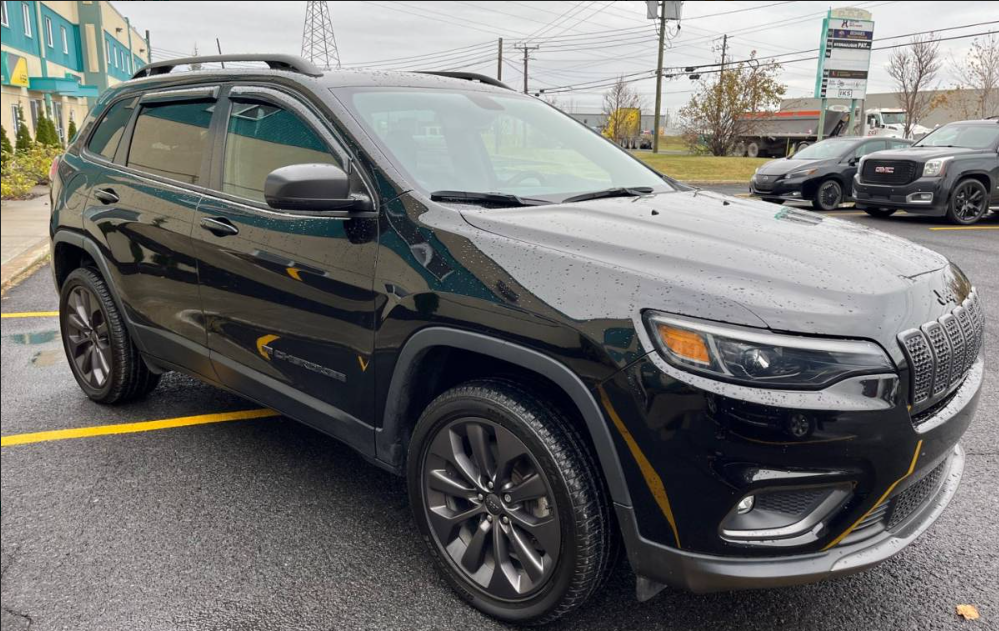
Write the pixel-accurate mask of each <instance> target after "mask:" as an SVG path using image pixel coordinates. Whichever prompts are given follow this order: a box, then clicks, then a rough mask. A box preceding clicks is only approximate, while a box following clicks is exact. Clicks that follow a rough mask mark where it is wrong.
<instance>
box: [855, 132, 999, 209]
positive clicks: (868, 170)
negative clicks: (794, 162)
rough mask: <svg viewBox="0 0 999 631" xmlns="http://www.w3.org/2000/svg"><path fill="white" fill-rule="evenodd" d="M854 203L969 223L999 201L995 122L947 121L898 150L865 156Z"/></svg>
mask: <svg viewBox="0 0 999 631" xmlns="http://www.w3.org/2000/svg"><path fill="white" fill-rule="evenodd" d="M853 191H854V198H855V199H856V200H857V204H856V205H857V208H860V209H862V210H865V211H867V213H868V214H870V215H873V216H875V217H888V216H889V215H892V214H893V213H894V212H895V211H897V210H900V209H904V210H905V211H906V212H910V213H915V214H919V215H928V216H930V217H947V219H948V220H950V221H951V222H952V223H955V224H958V225H968V224H973V223H975V222H976V221H978V220H979V219H981V218H982V217H984V216H985V215H987V214H988V213H989V207H990V206H993V205H996V204H999V121H996V120H978V121H962V122H959V123H950V124H948V125H944V126H943V127H940V128H938V129H935V130H933V131H932V132H930V133H929V134H927V135H926V136H924V137H923V138H922V139H921V140H920V141H918V142H917V143H916V144H914V145H912V147H910V148H908V149H902V150H900V151H879V152H877V153H872V154H869V155H867V156H864V158H863V160H862V161H861V164H860V168H859V169H858V170H857V174H856V176H854V183H853Z"/></svg>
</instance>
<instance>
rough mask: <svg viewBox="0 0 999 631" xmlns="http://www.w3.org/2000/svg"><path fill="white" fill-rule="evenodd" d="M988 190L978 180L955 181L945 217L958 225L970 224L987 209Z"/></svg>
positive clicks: (982, 215)
mask: <svg viewBox="0 0 999 631" xmlns="http://www.w3.org/2000/svg"><path fill="white" fill-rule="evenodd" d="M988 200H989V192H988V190H987V189H986V188H985V185H984V184H982V183H981V182H979V181H978V180H971V179H968V180H963V181H961V182H958V183H957V186H956V187H955V188H954V192H953V194H951V198H950V207H949V208H948V209H947V218H948V219H950V220H951V222H953V223H956V224H960V225H964V226H966V225H970V224H973V223H975V222H976V221H978V220H979V219H981V218H982V217H984V216H985V213H987V212H988V210H989V201H988Z"/></svg>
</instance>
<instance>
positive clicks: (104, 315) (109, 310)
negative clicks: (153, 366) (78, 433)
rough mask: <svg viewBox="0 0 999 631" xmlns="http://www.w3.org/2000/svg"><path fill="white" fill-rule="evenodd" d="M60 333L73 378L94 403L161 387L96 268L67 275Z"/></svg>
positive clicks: (120, 399) (61, 298) (61, 297)
mask: <svg viewBox="0 0 999 631" xmlns="http://www.w3.org/2000/svg"><path fill="white" fill-rule="evenodd" d="M59 332H60V334H61V335H62V344H63V349H64V350H65V351H66V359H67V361H68V362H69V367H70V370H71V371H72V372H73V377H75V378H76V382H77V383H78V384H79V385H80V389H81V390H83V392H84V393H85V394H86V395H87V396H88V397H90V398H91V399H93V400H94V401H97V402H98V403H108V404H112V403H124V402H126V401H130V400H132V399H136V398H138V397H141V396H144V395H146V394H149V393H150V392H152V391H153V389H155V388H156V386H157V384H159V381H160V375H158V374H156V373H154V372H152V371H151V370H149V367H148V366H146V362H145V361H144V360H143V359H142V357H141V356H140V355H139V350H138V349H137V348H136V347H135V344H133V343H132V339H131V338H130V337H129V335H128V329H126V328H125V322H124V320H123V319H122V317H121V314H120V313H118V308H117V307H116V306H115V304H114V300H112V298H111V292H110V290H109V289H108V286H107V284H106V283H105V282H104V279H103V278H101V276H100V274H98V273H97V271H96V270H93V269H90V268H79V269H75V270H73V271H72V272H70V274H69V275H68V276H67V277H66V280H65V282H64V283H63V284H62V288H61V289H60V295H59ZM88 368H89V369H88Z"/></svg>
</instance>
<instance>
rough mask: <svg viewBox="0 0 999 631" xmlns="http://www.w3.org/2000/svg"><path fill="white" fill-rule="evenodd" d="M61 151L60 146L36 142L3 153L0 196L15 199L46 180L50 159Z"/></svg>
mask: <svg viewBox="0 0 999 631" xmlns="http://www.w3.org/2000/svg"><path fill="white" fill-rule="evenodd" d="M60 153H62V149H61V148H60V147H51V146H47V145H42V144H37V145H34V146H33V147H31V148H30V149H26V150H24V151H19V152H15V153H14V154H13V155H8V154H4V156H3V162H2V165H0V171H2V174H0V197H3V198H4V199H11V198H14V199H17V198H21V197H24V196H25V195H27V194H28V193H29V192H30V191H31V189H32V187H33V186H35V185H36V184H42V183H44V182H47V181H48V178H49V168H50V167H51V166H52V160H53V159H54V158H55V157H56V156H57V155H59V154H60Z"/></svg>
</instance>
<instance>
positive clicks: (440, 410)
mask: <svg viewBox="0 0 999 631" xmlns="http://www.w3.org/2000/svg"><path fill="white" fill-rule="evenodd" d="M551 401H552V397H551V396H550V395H545V394H542V393H537V392H534V391H533V390H530V389H528V388H526V387H524V386H522V385H520V384H518V383H514V382H510V381H505V380H498V379H483V380H478V381H471V382H468V383H465V384H462V385H459V386H455V387H454V388H451V389H450V390H448V391H446V392H444V393H443V394H441V395H440V396H438V397H437V398H436V399H434V400H433V401H432V402H431V403H430V405H428V406H427V408H426V409H425V410H424V412H423V414H422V415H421V416H420V420H419V421H418V422H417V424H416V427H415V428H414V430H413V437H412V439H411V441H410V445H409V456H408V464H407V478H408V482H409V498H410V503H411V505H412V507H413V514H414V517H415V518H416V522H417V526H418V527H419V529H420V533H421V534H422V536H423V538H424V540H425V541H426V543H427V546H428V549H429V551H430V553H431V555H432V556H433V558H434V560H435V561H436V563H437V566H438V568H439V569H440V570H441V572H442V573H443V575H444V577H445V578H446V579H447V581H448V583H450V585H451V587H452V588H454V590H455V591H457V592H458V593H459V594H460V595H461V596H462V597H464V599H465V600H467V601H469V602H470V603H471V604H472V605H473V606H474V607H476V608H477V609H479V610H481V611H483V612H485V613H487V614H489V615H491V616H495V617H497V618H500V619H501V620H505V621H507V622H515V623H528V624H542V623H546V622H551V621H553V620H555V619H556V618H559V617H560V616H563V615H565V614H566V613H568V612H570V611H572V610H573V609H575V608H576V607H578V606H580V605H581V604H582V603H583V602H585V601H586V599H587V598H589V596H590V595H591V594H592V593H593V592H594V591H596V590H597V589H598V588H599V586H600V585H601V584H602V583H603V581H604V579H605V578H606V576H607V574H608V570H609V568H610V565H611V562H612V560H613V558H614V554H615V549H616V539H614V538H613V533H612V530H611V523H612V519H613V518H612V516H611V510H610V502H609V501H608V500H607V497H606V495H605V492H604V488H603V484H602V483H601V480H600V479H599V477H598V476H599V471H600V468H599V467H598V466H597V464H596V462H595V461H594V459H593V457H592V454H591V453H590V452H589V450H588V449H587V448H585V447H584V445H585V444H586V443H585V441H584V440H583V438H582V436H580V434H579V430H578V429H577V426H576V424H575V423H574V422H573V421H572V420H570V417H569V416H567V414H566V413H565V412H564V411H563V410H561V409H560V408H559V407H557V406H555V405H554V404H553V403H552V402H551Z"/></svg>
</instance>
